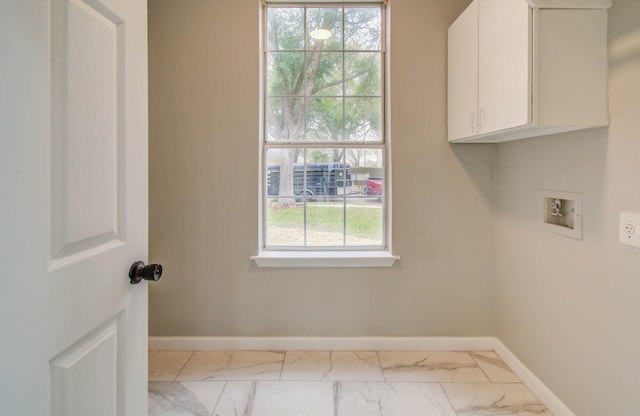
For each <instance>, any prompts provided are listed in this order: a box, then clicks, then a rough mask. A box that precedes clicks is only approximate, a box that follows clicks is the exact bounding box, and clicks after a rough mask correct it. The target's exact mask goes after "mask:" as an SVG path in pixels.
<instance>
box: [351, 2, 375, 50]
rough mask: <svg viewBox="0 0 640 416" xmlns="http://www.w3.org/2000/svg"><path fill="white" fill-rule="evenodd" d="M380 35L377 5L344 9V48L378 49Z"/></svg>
mask: <svg viewBox="0 0 640 416" xmlns="http://www.w3.org/2000/svg"><path fill="white" fill-rule="evenodd" d="M381 37H382V18H381V12H380V8H379V7H357V8H347V9H345V11H344V48H345V49H346V50H352V51H359V50H361V51H364V50H380V49H381V45H382V42H381V40H382V39H381Z"/></svg>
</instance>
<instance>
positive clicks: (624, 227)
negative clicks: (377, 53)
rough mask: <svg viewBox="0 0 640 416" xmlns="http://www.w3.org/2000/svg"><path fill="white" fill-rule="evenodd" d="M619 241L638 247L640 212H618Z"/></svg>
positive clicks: (639, 244) (639, 245)
mask: <svg viewBox="0 0 640 416" xmlns="http://www.w3.org/2000/svg"><path fill="white" fill-rule="evenodd" d="M620 242H621V243H622V244H625V245H628V246H632V247H638V248H640V213H637V212H621V213H620Z"/></svg>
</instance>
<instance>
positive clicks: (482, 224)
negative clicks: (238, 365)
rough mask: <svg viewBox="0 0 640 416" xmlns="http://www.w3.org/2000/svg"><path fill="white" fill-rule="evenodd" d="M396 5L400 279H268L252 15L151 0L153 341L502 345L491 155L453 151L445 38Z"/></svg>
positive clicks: (358, 275) (351, 273) (432, 17)
mask: <svg viewBox="0 0 640 416" xmlns="http://www.w3.org/2000/svg"><path fill="white" fill-rule="evenodd" d="M468 2H469V1H468V0H455V1H451V0H447V1H442V0H393V1H392V2H390V3H391V7H392V9H391V15H392V17H391V33H392V43H391V55H392V58H391V70H392V75H391V85H392V98H391V106H392V130H391V136H392V141H393V246H394V252H395V253H397V254H400V255H401V256H402V261H401V262H400V263H399V264H397V265H396V266H395V267H393V268H391V269H258V268H256V267H255V265H254V264H252V263H251V262H250V261H249V256H250V255H253V254H256V253H257V247H258V197H257V195H258V180H257V176H258V131H259V130H258V129H259V123H258V98H259V97H258V92H259V91H258V81H259V76H260V75H259V68H258V53H259V52H258V30H259V29H258V22H259V17H258V15H259V6H258V3H259V2H258V0H209V1H204V0H181V1H176V0H150V1H149V32H150V33H149V49H150V50H149V54H150V56H149V62H150V71H149V81H150V147H151V149H150V204H151V209H150V259H151V260H152V261H155V262H162V263H163V264H164V266H165V276H164V277H163V280H162V281H161V282H159V284H154V285H152V287H151V293H150V334H151V335H156V336H162V335H176V336H177V335H191V336H294V335H297V336H305V335H306V336H419V335H429V336H437V335H442V336H445V335H451V336H473V335H489V334H492V333H493V326H492V325H493V318H494V316H493V315H494V297H493V275H494V270H493V259H494V253H493V233H494V226H493V211H494V207H493V201H494V194H495V192H494V174H495V146H492V145H457V146H450V145H448V144H447V141H446V29H447V27H448V25H449V24H450V23H451V22H452V21H453V20H454V19H455V17H456V16H457V15H458V14H459V13H460V12H461V11H462V10H463V8H464V7H465V6H466V4H468Z"/></svg>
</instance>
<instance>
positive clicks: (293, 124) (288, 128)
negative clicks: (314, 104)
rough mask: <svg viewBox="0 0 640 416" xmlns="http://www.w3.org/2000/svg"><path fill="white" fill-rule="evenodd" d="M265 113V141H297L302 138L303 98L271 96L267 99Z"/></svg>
mask: <svg viewBox="0 0 640 416" xmlns="http://www.w3.org/2000/svg"><path fill="white" fill-rule="evenodd" d="M266 113H267V114H266V117H267V137H266V139H267V141H269V142H272V141H297V140H302V139H303V138H304V125H305V101H304V98H300V97H279V98H271V99H269V100H268V101H267V108H266Z"/></svg>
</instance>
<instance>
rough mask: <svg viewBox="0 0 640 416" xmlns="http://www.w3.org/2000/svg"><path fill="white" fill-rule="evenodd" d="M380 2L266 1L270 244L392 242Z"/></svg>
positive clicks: (265, 161)
mask: <svg viewBox="0 0 640 416" xmlns="http://www.w3.org/2000/svg"><path fill="white" fill-rule="evenodd" d="M383 9H384V6H383V5H382V4H377V3H372V4H363V3H353V4H326V3H323V4H314V3H303V4H298V5H292V4H283V3H267V4H266V6H265V10H264V12H265V13H264V33H263V37H264V39H263V48H264V51H263V53H264V58H263V65H262V67H263V76H264V78H263V80H264V81H263V88H264V91H263V95H262V96H263V100H264V101H263V112H264V113H263V119H262V121H263V132H262V139H261V155H262V156H261V157H262V161H261V166H262V191H261V193H262V201H261V203H262V207H261V212H262V233H261V235H262V238H261V239H262V241H261V249H262V250H264V251H288V252H291V251H300V252H329V251H331V252H340V251H343V252H344V251H346V252H356V251H388V249H389V245H388V232H389V231H388V228H389V226H388V219H387V217H388V215H387V209H388V207H389V201H388V200H387V194H388V192H387V190H388V181H387V176H388V175H386V173H387V169H388V163H387V157H388V147H387V146H388V141H387V138H386V137H385V135H386V126H385V122H386V120H385V109H386V103H385V70H386V66H385V13H384V10H383Z"/></svg>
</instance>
